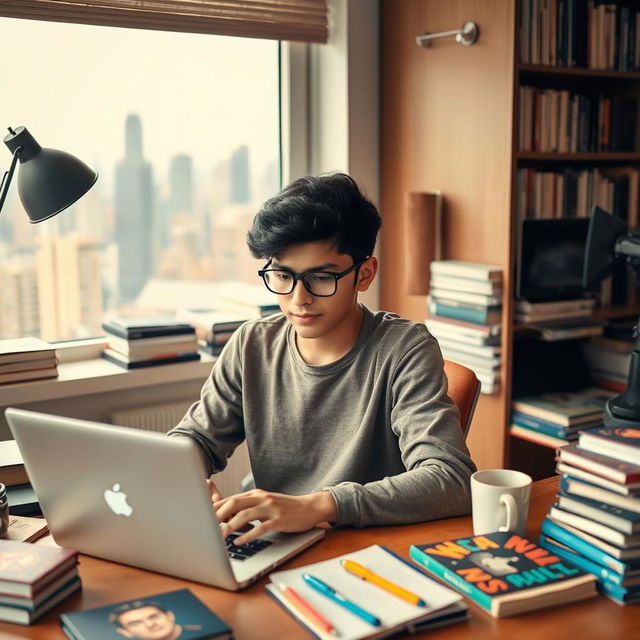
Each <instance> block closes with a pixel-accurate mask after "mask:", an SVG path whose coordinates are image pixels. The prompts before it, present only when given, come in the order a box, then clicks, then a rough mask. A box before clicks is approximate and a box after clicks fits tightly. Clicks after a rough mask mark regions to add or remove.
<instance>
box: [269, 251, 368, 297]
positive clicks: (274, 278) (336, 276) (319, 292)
mask: <svg viewBox="0 0 640 640" xmlns="http://www.w3.org/2000/svg"><path fill="white" fill-rule="evenodd" d="M368 259H369V257H368V256H367V257H366V258H364V259H363V260H360V261H359V262H356V263H355V264H352V265H351V266H350V267H349V268H348V269H345V270H344V271H341V272H340V273H334V272H333V271H305V272H304V273H296V272H295V271H290V270H289V269H268V268H267V267H268V266H269V265H270V264H271V260H269V262H267V264H266V265H265V266H264V268H263V269H260V271H258V275H259V276H260V277H261V278H262V279H263V280H264V284H265V286H266V287H267V289H269V291H271V292H272V293H276V294H278V295H279V296H286V295H289V294H290V293H292V292H293V290H294V289H295V288H296V284H297V282H298V280H302V284H303V285H304V288H305V289H306V290H307V291H308V292H309V293H310V294H311V295H312V296H318V297H320V298H329V297H331V296H332V295H334V294H335V292H336V291H337V290H338V280H340V278H344V277H345V276H346V275H348V274H350V273H351V272H352V271H354V270H355V269H357V268H358V267H359V266H360V265H362V264H363V263H365V262H366V261H367V260H368Z"/></svg>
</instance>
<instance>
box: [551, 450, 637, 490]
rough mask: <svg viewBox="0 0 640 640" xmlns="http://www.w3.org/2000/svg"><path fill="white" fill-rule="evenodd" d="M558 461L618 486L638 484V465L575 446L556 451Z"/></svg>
mask: <svg viewBox="0 0 640 640" xmlns="http://www.w3.org/2000/svg"><path fill="white" fill-rule="evenodd" d="M558 460H560V461H562V462H566V463H568V464H570V465H572V466H574V467H580V468H581V469H584V470H585V471H588V472H590V473H593V474H596V475H598V476H601V477H603V478H606V479H608V480H611V481H612V482H616V483H618V484H624V485H629V484H634V483H638V484H640V465H635V464H630V463H628V462H624V461H623V460H617V459H616V458H612V457H611V456H607V455H603V454H601V453H596V452H595V451H589V450H588V449H584V448H581V447H579V446H578V445H575V444H573V445H570V446H568V447H564V448H563V449H562V450H561V451H558Z"/></svg>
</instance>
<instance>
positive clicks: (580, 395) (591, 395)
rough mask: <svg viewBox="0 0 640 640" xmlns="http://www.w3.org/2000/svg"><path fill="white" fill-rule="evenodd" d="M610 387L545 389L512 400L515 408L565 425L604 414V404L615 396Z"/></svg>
mask: <svg viewBox="0 0 640 640" xmlns="http://www.w3.org/2000/svg"><path fill="white" fill-rule="evenodd" d="M612 395H613V394H611V393H610V392H608V391H604V390H602V389H599V388H597V387H590V388H588V389H583V390H582V391H574V392H554V393H543V394H540V395H535V396H525V397H520V398H517V399H515V400H514V401H513V404H512V407H513V409H514V410H516V411H519V412H521V413H526V414H527V415H530V416H534V417H536V418H542V420H547V421H548V422H553V423H555V424H559V425H562V426H571V425H576V424H584V423H588V422H593V420H594V419H595V418H597V417H599V416H600V417H601V416H602V414H603V412H604V406H605V404H606V402H607V400H609V398H610V397H611V396H612Z"/></svg>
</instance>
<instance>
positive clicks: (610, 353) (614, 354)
mask: <svg viewBox="0 0 640 640" xmlns="http://www.w3.org/2000/svg"><path fill="white" fill-rule="evenodd" d="M634 346H635V340H619V339H616V338H593V339H592V340H588V341H586V342H585V343H584V344H582V345H581V350H582V354H583V356H584V359H585V361H586V363H587V366H588V367H589V374H590V376H591V378H592V379H593V381H594V382H595V383H596V384H598V385H600V386H601V387H604V388H605V389H610V390H611V391H617V392H618V393H622V392H623V391H624V390H625V389H626V388H627V378H628V375H629V364H630V361H631V352H632V351H633V349H634Z"/></svg>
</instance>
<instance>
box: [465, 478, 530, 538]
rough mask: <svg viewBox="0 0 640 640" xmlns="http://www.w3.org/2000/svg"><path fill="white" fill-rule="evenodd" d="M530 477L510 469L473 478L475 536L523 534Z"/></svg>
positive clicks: (472, 497) (472, 495) (527, 506)
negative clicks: (500, 533)
mask: <svg viewBox="0 0 640 640" xmlns="http://www.w3.org/2000/svg"><path fill="white" fill-rule="evenodd" d="M531 482H532V480H531V477H530V476H528V475H527V474H526V473H522V472H521V471H512V470H511V469H485V470H483V471H476V472H475V473H474V474H473V475H472V476H471V503H472V509H473V533H474V535H476V536H478V535H482V534H483V533H491V532H493V531H515V532H516V533H519V534H520V535H523V534H524V530H525V527H526V524H527V515H528V513H529V497H530V495H531Z"/></svg>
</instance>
